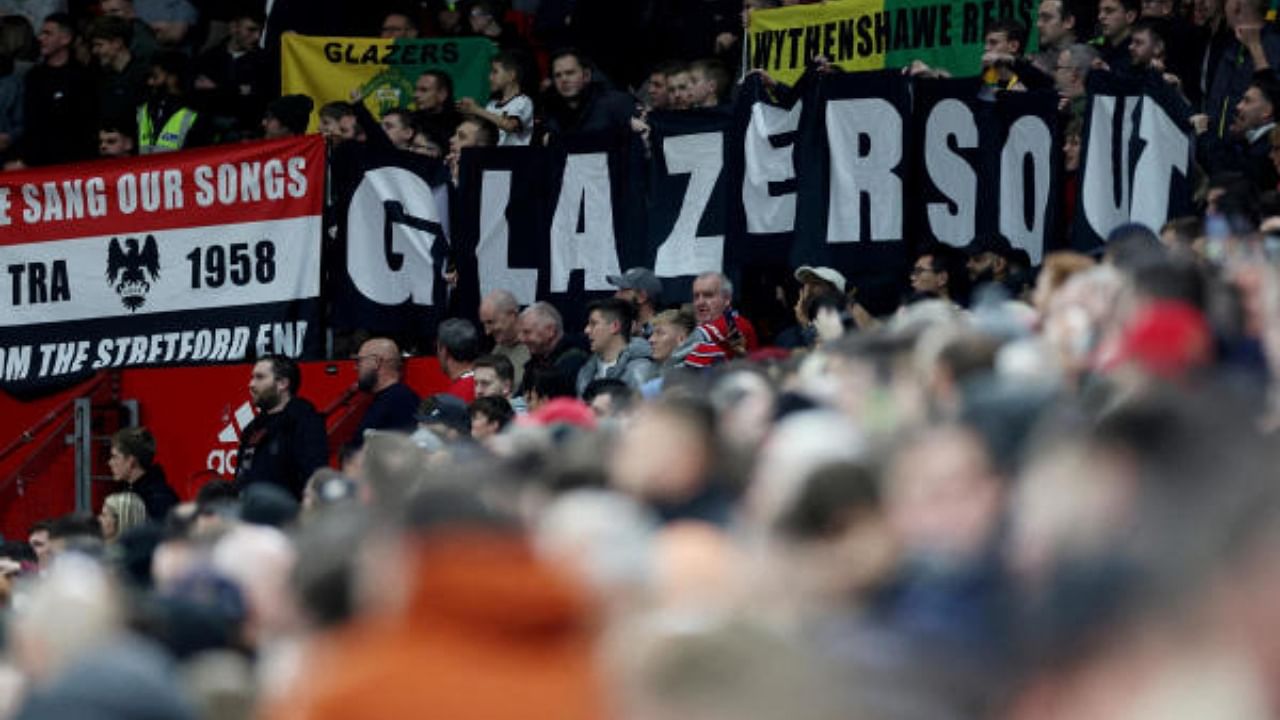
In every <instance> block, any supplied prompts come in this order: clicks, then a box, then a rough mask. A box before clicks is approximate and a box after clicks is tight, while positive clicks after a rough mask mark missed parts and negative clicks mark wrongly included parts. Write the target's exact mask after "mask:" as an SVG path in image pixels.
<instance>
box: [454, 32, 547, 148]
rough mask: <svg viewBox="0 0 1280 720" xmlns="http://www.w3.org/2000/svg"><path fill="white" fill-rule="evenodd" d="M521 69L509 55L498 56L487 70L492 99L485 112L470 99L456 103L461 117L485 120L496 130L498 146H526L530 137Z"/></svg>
mask: <svg viewBox="0 0 1280 720" xmlns="http://www.w3.org/2000/svg"><path fill="white" fill-rule="evenodd" d="M523 75H524V68H523V66H522V64H521V63H520V60H519V58H518V57H517V56H516V55H515V53H512V52H501V53H498V55H497V56H496V57H494V58H493V61H492V65H491V67H490V69H489V91H490V92H491V93H492V94H493V99H491V100H490V101H489V104H488V105H486V106H485V107H484V108H481V107H480V106H478V105H476V103H475V101H474V100H472V99H471V98H462V99H461V100H459V101H458V110H460V111H461V112H462V113H463V114H465V115H468V116H472V117H478V118H482V119H484V120H488V121H489V122H491V123H493V124H494V125H496V126H497V127H498V143H497V144H498V145H499V146H508V145H528V144H529V139H530V138H531V137H532V135H533V100H531V99H530V98H529V96H528V95H525V94H524V90H523V87H522V85H523V81H524V79H523Z"/></svg>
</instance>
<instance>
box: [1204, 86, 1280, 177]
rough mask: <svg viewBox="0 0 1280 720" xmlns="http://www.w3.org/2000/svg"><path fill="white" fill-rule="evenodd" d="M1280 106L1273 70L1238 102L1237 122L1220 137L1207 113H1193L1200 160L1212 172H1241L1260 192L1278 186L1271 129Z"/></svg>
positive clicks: (1213, 173) (1279, 93)
mask: <svg viewBox="0 0 1280 720" xmlns="http://www.w3.org/2000/svg"><path fill="white" fill-rule="evenodd" d="M1278 107H1280V81H1277V79H1276V77H1275V75H1274V74H1273V73H1271V72H1270V71H1266V70H1264V71H1259V72H1258V73H1256V74H1255V76H1254V79H1253V82H1252V83H1250V84H1249V88H1248V89H1247V90H1245V93H1244V97H1242V98H1241V99H1240V102H1238V103H1236V108H1235V110H1236V113H1235V119H1234V122H1232V123H1231V128H1230V132H1229V133H1228V136H1227V137H1226V138H1224V139H1219V138H1218V137H1217V135H1215V134H1214V132H1213V128H1212V127H1211V124H1212V123H1211V120H1210V118H1209V117H1208V116H1207V115H1193V116H1191V125H1192V128H1193V129H1194V130H1195V132H1196V159H1197V160H1198V161H1199V162H1200V164H1201V165H1203V166H1204V167H1205V170H1207V171H1208V173H1209V174H1210V175H1217V174H1220V173H1224V172H1239V173H1243V174H1244V175H1246V176H1247V177H1248V178H1249V180H1250V181H1251V182H1252V183H1253V185H1254V187H1255V188H1257V189H1258V190H1259V191H1260V192H1261V191H1267V190H1274V189H1276V185H1277V182H1278V181H1280V177H1278V176H1277V173H1276V167H1275V165H1274V164H1272V162H1271V157H1270V154H1271V131H1272V130H1273V129H1274V128H1275V127H1276V109H1277V108H1278Z"/></svg>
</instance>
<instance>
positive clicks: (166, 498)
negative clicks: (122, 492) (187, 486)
mask: <svg viewBox="0 0 1280 720" xmlns="http://www.w3.org/2000/svg"><path fill="white" fill-rule="evenodd" d="M129 490H130V491H131V492H134V493H137V494H138V497H141V498H142V504H143V505H146V506H147V517H148V518H150V519H152V520H164V518H165V516H166V515H168V514H169V511H170V510H171V509H173V506H174V505H177V504H178V502H179V501H178V493H176V492H174V491H173V488H171V487H169V483H168V481H167V480H165V477H164V468H162V467H160V466H159V465H152V466H151V469H150V470H147V471H146V472H145V473H143V475H142V477H140V478H138V481H137V482H135V483H133V484H132V485H130V486H129Z"/></svg>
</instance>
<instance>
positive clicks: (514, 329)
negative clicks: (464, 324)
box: [480, 290, 520, 347]
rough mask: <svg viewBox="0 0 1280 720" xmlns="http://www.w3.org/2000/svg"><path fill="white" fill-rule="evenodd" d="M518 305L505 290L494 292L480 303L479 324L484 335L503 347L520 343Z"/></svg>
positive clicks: (513, 296) (514, 297)
mask: <svg viewBox="0 0 1280 720" xmlns="http://www.w3.org/2000/svg"><path fill="white" fill-rule="evenodd" d="M519 313H520V303H519V301H517V300H516V296H515V295H512V294H511V293H509V292H507V291H506V290H494V291H493V292H491V293H489V294H488V295H485V296H484V299H483V300H481V301H480V324H481V325H482V326H484V334H485V335H488V336H489V337H491V338H493V341H494V342H495V343H496V344H498V345H500V346H503V347H511V346H512V345H516V344H518V343H519V342H520V322H519V320H520V318H519Z"/></svg>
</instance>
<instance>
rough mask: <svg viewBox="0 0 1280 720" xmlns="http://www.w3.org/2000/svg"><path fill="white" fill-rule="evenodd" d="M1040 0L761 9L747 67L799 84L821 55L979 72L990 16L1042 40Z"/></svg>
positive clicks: (840, 2) (853, 1)
mask: <svg viewBox="0 0 1280 720" xmlns="http://www.w3.org/2000/svg"><path fill="white" fill-rule="evenodd" d="M1035 11H1036V4H1035V1H1034V0H966V1H965V2H939V1H938V0H828V1H827V2H823V3H819V4H813V5H793V6H791V7H783V8H777V9H773V10H753V11H752V12H751V25H750V27H749V28H748V31H747V68H748V69H751V70H755V69H759V70H765V71H767V72H768V73H769V74H770V75H771V76H772V77H773V78H774V79H776V80H778V81H779V82H783V83H787V84H788V85H790V84H794V83H795V82H796V80H798V79H799V78H800V75H801V74H803V73H804V69H805V66H806V65H807V64H808V63H809V61H810V60H812V59H813V58H814V57H817V56H819V55H822V56H825V57H827V58H830V59H831V61H832V62H833V63H834V64H836V65H838V66H839V67H841V68H843V69H845V70H880V69H884V68H896V67H905V66H907V65H910V64H911V61H913V60H923V61H924V62H926V63H928V64H929V65H931V66H933V67H937V68H944V69H946V70H949V71H950V72H951V73H952V74H953V75H956V76H967V75H977V74H978V72H979V70H980V69H981V66H982V41H983V35H984V33H985V30H986V26H987V24H988V23H990V22H992V21H994V20H996V19H1000V18H1012V19H1014V20H1017V21H1018V22H1020V23H1022V25H1023V26H1024V27H1026V28H1028V29H1029V31H1030V33H1031V35H1032V36H1033V37H1032V38H1031V39H1030V41H1029V43H1028V44H1029V46H1030V47H1031V48H1034V47H1035V38H1034V35H1035V34H1036V33H1035Z"/></svg>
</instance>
